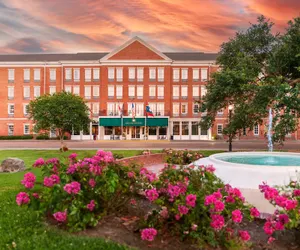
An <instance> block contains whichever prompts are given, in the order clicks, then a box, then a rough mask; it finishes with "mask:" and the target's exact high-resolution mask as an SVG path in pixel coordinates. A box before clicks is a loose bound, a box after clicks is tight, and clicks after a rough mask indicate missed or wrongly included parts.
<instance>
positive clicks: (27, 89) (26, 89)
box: [23, 86, 30, 99]
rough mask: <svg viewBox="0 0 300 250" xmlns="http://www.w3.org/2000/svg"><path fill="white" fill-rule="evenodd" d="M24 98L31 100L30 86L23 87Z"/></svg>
mask: <svg viewBox="0 0 300 250" xmlns="http://www.w3.org/2000/svg"><path fill="white" fill-rule="evenodd" d="M23 97H24V99H29V98H30V87H28V86H26V87H23Z"/></svg>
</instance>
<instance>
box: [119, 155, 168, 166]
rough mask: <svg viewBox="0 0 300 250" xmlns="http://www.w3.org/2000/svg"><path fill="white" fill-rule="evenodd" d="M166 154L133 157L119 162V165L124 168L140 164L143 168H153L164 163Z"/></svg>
mask: <svg viewBox="0 0 300 250" xmlns="http://www.w3.org/2000/svg"><path fill="white" fill-rule="evenodd" d="M164 158H165V154H164V153H157V154H143V155H138V156H132V157H127V158H123V159H120V160H117V161H116V162H118V163H119V164H122V165H124V166H129V165H130V164H133V163H135V164H139V165H141V166H151V165H156V164H161V163H163V162H164Z"/></svg>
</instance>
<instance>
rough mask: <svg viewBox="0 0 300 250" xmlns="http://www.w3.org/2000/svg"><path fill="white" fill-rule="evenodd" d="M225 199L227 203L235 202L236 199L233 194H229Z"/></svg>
mask: <svg viewBox="0 0 300 250" xmlns="http://www.w3.org/2000/svg"><path fill="white" fill-rule="evenodd" d="M225 201H226V202H227V203H235V199H234V198H233V197H232V196H227V197H226V200H225Z"/></svg>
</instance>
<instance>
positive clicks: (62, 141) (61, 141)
mask: <svg viewBox="0 0 300 250" xmlns="http://www.w3.org/2000/svg"><path fill="white" fill-rule="evenodd" d="M58 134H59V140H60V150H61V151H62V152H64V148H65V147H66V145H65V143H64V132H63V131H62V130H61V129H59V130H58Z"/></svg>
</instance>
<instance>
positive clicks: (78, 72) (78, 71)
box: [73, 68, 80, 82]
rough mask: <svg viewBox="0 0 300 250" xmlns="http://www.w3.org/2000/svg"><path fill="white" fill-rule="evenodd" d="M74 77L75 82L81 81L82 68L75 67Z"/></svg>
mask: <svg viewBox="0 0 300 250" xmlns="http://www.w3.org/2000/svg"><path fill="white" fill-rule="evenodd" d="M73 78H74V82H79V81H80V68H74V69H73Z"/></svg>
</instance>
